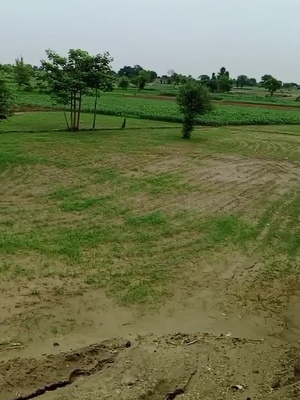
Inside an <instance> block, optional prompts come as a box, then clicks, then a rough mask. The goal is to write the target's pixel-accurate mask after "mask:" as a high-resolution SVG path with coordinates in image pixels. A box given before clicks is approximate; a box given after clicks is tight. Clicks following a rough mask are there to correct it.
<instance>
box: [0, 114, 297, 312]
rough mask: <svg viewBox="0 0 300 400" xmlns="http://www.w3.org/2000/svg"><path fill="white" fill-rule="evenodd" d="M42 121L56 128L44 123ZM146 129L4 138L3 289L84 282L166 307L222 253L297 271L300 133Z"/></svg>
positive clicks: (0, 161)
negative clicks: (186, 138)
mask: <svg viewBox="0 0 300 400" xmlns="http://www.w3.org/2000/svg"><path fill="white" fill-rule="evenodd" d="M42 116H43V117H44V124H45V125H48V121H49V120H50V119H51V120H53V119H55V118H56V115H54V114H47V113H44V114H39V115H37V118H38V121H39V122H37V125H38V124H40V123H41V120H42ZM15 118H16V119H14V118H13V119H12V120H11V122H10V123H11V126H14V122H15V121H17V119H18V117H15ZM22 118H24V119H26V118H25V116H22ZM28 118H29V119H30V121H31V119H32V118H34V115H29V116H28ZM47 118H49V120H47ZM102 118H103V117H101V119H102ZM103 120H104V119H103ZM114 121H115V119H114V118H113V119H107V123H108V124H113V122H114ZM30 123H31V122H28V126H29V124H30ZM132 123H133V124H134V123H135V121H133V122H132ZM16 124H19V122H18V121H17V122H16ZM142 124H143V126H144V129H143V130H140V131H131V130H127V131H126V130H125V131H120V130H103V131H101V132H96V133H93V132H85V133H78V134H75V135H74V134H70V133H64V132H60V133H58V132H52V133H49V132H48V133H27V134H26V133H21V132H20V133H14V134H11V133H3V134H2V135H1V137H0V140H1V147H0V174H1V187H2V194H1V200H2V201H1V217H0V276H1V278H2V279H3V280H4V281H5V280H17V279H30V280H35V279H49V278H50V277H59V278H60V279H62V280H64V279H66V278H68V279H73V278H76V279H79V280H80V281H81V282H82V283H84V284H85V287H86V290H89V289H90V288H103V289H104V290H105V291H106V292H107V293H108V294H109V295H110V296H112V297H114V298H116V299H117V300H118V301H120V302H122V303H125V304H142V303H147V304H151V303H152V304H159V302H160V301H162V300H163V299H164V298H165V297H167V296H169V295H171V294H172V291H173V289H174V286H176V285H177V284H178V282H180V284H181V285H184V284H185V282H188V281H189V279H190V265H191V263H192V264H196V265H198V268H201V266H202V265H203V264H205V262H211V260H215V261H216V260H219V259H222V254H223V253H224V252H225V251H226V252H231V251H239V252H241V253H244V254H247V255H249V257H251V256H252V255H253V254H255V256H256V257H260V258H261V260H262V261H263V262H265V263H266V266H268V267H266V268H268V269H266V270H267V271H268V275H269V276H272V274H273V272H274V270H275V269H274V268H273V267H272V265H273V266H274V265H278V260H279V259H281V258H284V259H286V260H287V262H286V265H287V266H288V267H287V269H288V270H289V271H295V268H296V267H295V266H296V265H297V260H298V259H297V257H298V254H299V250H300V240H299V237H300V236H299V235H300V232H299V215H300V209H299V204H300V194H299V174H298V172H297V171H298V169H297V168H299V167H298V165H299V162H300V150H299V149H300V146H299V144H300V143H299V142H300V134H299V132H300V130H299V127H288V126H284V127H275V128H273V129H272V128H271V127H262V128H261V129H260V130H259V131H255V129H254V128H253V127H249V128H243V129H241V128H213V129H211V128H202V129H199V130H197V131H195V133H194V135H193V140H191V141H190V142H183V141H182V140H181V139H180V128H179V127H176V126H175V127H174V128H173V129H152V128H153V126H152V122H147V123H146V121H142ZM150 128H151V129H150ZM252 163H253V164H255V163H260V164H258V167H257V170H256V169H251V168H252ZM231 165H233V167H232V172H231V173H230V172H226V171H228V168H231ZM229 171H231V170H230V169H229ZM274 171H275V172H274ZM224 174H225V175H224ZM236 174H238V176H236ZM243 174H244V175H243ZM266 176H267V177H268V176H270V178H268V180H265V179H266ZM272 177H274V178H272ZM275 177H276V178H275ZM267 185H272V190H271V192H268V191H267V190H266V189H267V187H268V186H267ZM250 195H251V196H250ZM247 196H248V197H247ZM249 196H250V197H249ZM230 202H231V203H230ZM227 204H231V206H230V207H229V206H227ZM276 271H277V272H276V274H274V276H275V275H276V276H277V275H278V274H279V273H278V269H277V270H276ZM281 272H282V271H281ZM282 273H283V272H282ZM285 273H287V270H285ZM34 290H35V289H34ZM59 290H60V289H59ZM33 294H34V295H36V296H38V295H39V291H37V292H36V293H33Z"/></svg>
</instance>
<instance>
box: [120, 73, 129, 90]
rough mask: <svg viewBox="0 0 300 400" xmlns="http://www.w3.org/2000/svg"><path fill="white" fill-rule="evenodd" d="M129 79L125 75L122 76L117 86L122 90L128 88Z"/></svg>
mask: <svg viewBox="0 0 300 400" xmlns="http://www.w3.org/2000/svg"><path fill="white" fill-rule="evenodd" d="M129 85H130V81H129V79H128V78H127V77H126V76H122V78H121V79H120V80H119V82H118V87H119V88H120V89H122V90H127V89H128V88H129Z"/></svg>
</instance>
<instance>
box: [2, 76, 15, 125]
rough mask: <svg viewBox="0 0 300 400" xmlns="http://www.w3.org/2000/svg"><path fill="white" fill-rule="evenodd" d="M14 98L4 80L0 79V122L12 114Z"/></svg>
mask: <svg viewBox="0 0 300 400" xmlns="http://www.w3.org/2000/svg"><path fill="white" fill-rule="evenodd" d="M13 107H14V98H13V95H12V93H11V91H10V90H9V88H8V87H7V84H6V82H5V80H4V79H0V122H1V120H3V119H7V118H8V117H10V116H11V115H12V113H13Z"/></svg>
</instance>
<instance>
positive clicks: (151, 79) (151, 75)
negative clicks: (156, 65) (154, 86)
mask: <svg viewBox="0 0 300 400" xmlns="http://www.w3.org/2000/svg"><path fill="white" fill-rule="evenodd" d="M148 73H149V82H154V81H155V79H156V78H157V76H158V75H157V73H156V72H155V71H148Z"/></svg>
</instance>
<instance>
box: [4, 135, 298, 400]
mask: <svg viewBox="0 0 300 400" xmlns="http://www.w3.org/2000/svg"><path fill="white" fill-rule="evenodd" d="M253 140H254V141H255V139H253ZM237 145H238V146H240V148H241V149H244V148H247V146H249V147H250V146H251V145H252V146H253V145H254V146H255V147H257V149H258V150H259V146H261V147H262V146H269V149H270V152H272V151H273V150H274V148H275V147H276V146H278V147H280V146H283V145H285V146H287V145H288V144H287V143H283V142H280V141H275V140H274V141H273V142H271V141H267V140H265V141H264V140H263V139H260V140H257V142H255V143H254V144H253V143H252V142H250V140H248V141H242V140H241V141H239V142H238V144H237ZM279 150H280V149H279ZM52 151H53V152H55V154H57V150H56V149H54V150H52ZM62 151H63V150H62ZM97 151H98V150H97ZM72 152H73V154H75V156H76V157H77V154H76V150H72ZM87 153H88V150H87ZM162 156H163V157H162ZM107 157H108V159H107V160H106V161H107V164H105V163H104V162H103V161H102V160H101V161H100V162H99V165H100V166H103V165H105V166H106V167H110V166H113V165H115V164H117V165H118V167H119V168H120V169H121V170H122V171H126V173H125V172H124V177H126V176H127V175H128V176H130V177H136V178H142V179H147V178H148V177H149V176H152V175H153V174H167V173H169V172H170V173H171V172H172V173H174V172H175V173H176V171H181V172H182V174H181V183H182V184H189V185H190V190H189V191H188V193H175V194H174V193H160V194H159V195H158V196H156V197H153V196H150V195H147V193H143V194H142V195H140V194H137V195H131V196H128V197H124V198H122V199H120V202H123V203H124V204H130V205H131V207H132V208H133V209H134V210H135V212H140V211H145V212H148V211H151V210H159V209H162V210H167V209H172V207H175V206H176V207H177V209H180V210H182V212H185V211H186V210H197V211H199V210H201V211H203V212H205V213H209V214H212V215H213V214H214V213H217V212H219V211H222V210H225V211H226V212H233V211H234V212H238V213H243V214H244V215H249V216H250V215H251V216H252V217H253V216H254V217H255V215H256V214H259V213H260V212H261V209H262V208H263V207H264V205H265V203H264V202H265V200H266V199H272V200H274V201H275V200H277V199H279V198H280V197H281V196H284V195H285V194H286V193H287V192H288V191H289V190H291V189H293V188H294V187H296V185H298V184H299V182H300V169H299V165H298V163H292V162H289V161H288V160H286V161H284V160H277V159H275V158H271V157H269V158H267V159H263V158H259V157H257V158H254V157H252V158H247V157H242V156H232V155H226V154H224V155H222V154H220V155H216V156H211V155H210V156H209V155H206V154H203V153H197V151H195V152H193V151H192V150H191V149H189V150H186V153H185V152H184V150H182V148H181V149H179V147H178V149H177V148H176V146H175V145H173V146H172V148H170V147H169V146H161V147H156V152H155V155H153V153H151V152H149V154H145V153H141V154H130V153H129V154H122V153H120V154H119V155H118V156H116V155H115V154H111V155H107ZM78 159H79V157H78ZM74 171H75V172H74ZM78 177H79V178H78ZM88 177H90V174H88ZM76 179H80V183H83V182H84V179H88V178H87V177H85V178H83V175H82V174H79V173H78V174H77V171H76V170H75V169H74V168H70V169H68V168H65V169H64V170H63V174H61V173H60V170H59V168H58V167H57V168H56V167H53V166H51V167H43V166H34V165H33V166H32V165H31V166H23V165H22V166H19V167H17V168H15V169H11V170H10V171H9V172H8V173H6V172H4V173H3V174H2V175H1V180H2V189H3V192H4V194H3V196H1V200H2V203H1V211H2V213H3V215H6V214H5V213H6V212H7V210H8V209H9V210H10V211H12V212H13V213H17V212H18V211H19V210H20V208H21V207H22V208H23V211H24V210H25V211H26V213H28V214H26V216H27V219H25V220H21V218H19V219H18V218H16V221H15V224H20V225H21V224H25V228H26V226H27V225H28V224H29V222H28V221H29V219H28V218H29V217H30V218H32V219H34V217H35V215H36V214H37V213H38V214H39V216H40V217H42V216H43V215H44V214H45V215H46V217H47V223H48V224H49V225H51V224H54V225H57V224H59V223H61V224H64V225H67V224H72V223H75V222H76V219H80V218H83V216H82V214H80V213H77V214H63V213H62V212H60V213H57V214H55V215H52V214H51V213H50V211H49V210H48V209H47V207H46V200H45V198H46V196H47V195H49V193H51V192H52V189H53V188H52V187H51V184H53V182H54V181H60V183H61V184H62V185H63V186H66V185H67V184H68V183H69V182H72V183H78V182H76ZM193 184H194V185H195V188H194V190H192V185H193ZM108 186H110V187H109V188H108V190H109V191H113V190H115V188H114V187H111V186H112V185H108ZM103 188H104V189H105V185H103ZM95 190H96V189H95V187H94V186H93V185H90V186H89V187H88V188H87V191H86V193H87V194H94V191H95ZM89 191H90V192H89ZM109 193H110V192H109ZM37 194H38V196H40V197H37V198H38V199H39V200H37V198H35V196H36V195H37ZM292 200H293V199H292V198H289V199H288V200H287V201H292ZM284 206H285V203H284V202H283V203H282V206H281V207H283V208H284ZM273 218H274V219H276V218H277V215H276V213H274V216H273ZM26 224H27V225H26ZM8 229H9V228H8ZM264 235H265V231H262V233H261V238H260V239H261V240H262V239H263V238H264ZM165 240H166V241H167V240H168V239H165ZM190 240H191V238H190V237H189V235H188V233H187V234H185V232H181V234H180V235H178V237H177V240H175V244H173V246H174V249H173V250H174V251H173V253H172V257H173V259H174V260H175V259H176V261H178V260H180V262H181V263H182V270H184V273H182V276H179V277H177V276H175V278H174V281H173V282H170V285H171V286H172V288H173V290H172V296H171V297H169V298H168V299H166V300H165V301H164V304H162V305H161V306H155V305H153V308H152V309H150V310H149V309H148V308H145V307H143V306H140V307H125V306H122V305H119V304H117V302H116V301H115V300H114V299H113V298H110V297H108V296H107V295H106V294H105V291H104V290H103V289H94V290H92V289H91V287H88V286H87V285H86V284H85V283H84V279H83V278H82V276H80V275H77V274H76V266H74V265H70V266H68V267H69V268H68V273H66V274H65V275H64V274H63V272H64V270H65V269H66V268H67V266H66V265H65V264H64V263H63V262H61V263H60V261H59V260H57V259H54V258H53V259H51V258H50V259H48V260H47V262H48V263H49V264H50V265H51V267H52V269H53V270H60V271H61V276H60V277H57V276H51V275H49V276H46V275H45V276H40V277H39V278H35V279H31V277H30V276H26V277H22V275H21V274H19V275H17V276H16V277H15V278H14V279H11V280H7V281H3V282H0V299H1V301H0V398H1V400H2V399H3V400H12V399H16V398H19V399H30V398H34V397H39V396H40V395H43V399H46V400H47V399H49V400H54V399H60V400H67V399H68V400H69V399H78V400H79V399H82V400H85V399H86V400H88V399H90V400H91V399H97V398H101V399H112V400H114V399H118V400H119V399H124V400H129V399H139V400H169V399H175V398H176V399H177V398H178V399H180V398H184V399H190V400H193V399H195V400H196V399H203V400H221V399H222V400H226V399H241V400H247V399H248V400H259V399H260V400H269V399H270V400H271V399H272V400H292V399H299V398H300V367H298V364H299V359H300V347H299V341H300V318H299V315H300V292H299V287H300V284H299V276H297V275H296V276H295V275H291V276H283V277H280V278H279V279H274V280H270V281H262V280H261V275H260V271H261V269H262V268H263V267H264V265H263V261H262V260H261V258H260V257H258V256H257V257H256V254H255V252H254V254H253V252H252V253H251V255H250V254H248V253H247V252H244V253H242V252H241V251H239V250H238V249H232V248H225V249H221V250H220V251H217V252H215V253H214V254H209V255H207V254H206V255H205V256H204V255H203V254H202V253H201V252H199V254H196V255H194V256H193V257H190V255H189V254H188V252H187V248H188V247H186V244H187V243H189V241H190ZM170 245H171V244H170ZM105 251H108V250H107V249H105V248H101V249H100V250H99V252H98V253H97V252H96V251H95V253H94V254H93V257H94V259H95V261H96V262H97V260H98V258H100V255H99V254H103V253H104V252H105ZM6 256H7V255H5V256H1V257H2V258H1V260H0V261H5V259H6V258H7V257H6ZM160 256H161V257H163V256H164V254H163V253H162V254H161V255H160ZM10 260H11V261H12V262H13V264H14V265H19V263H21V262H22V266H23V267H24V268H25V269H26V270H28V271H30V270H31V269H33V270H34V269H38V268H42V267H41V266H42V265H43V264H44V263H45V258H44V257H43V255H40V256H37V255H36V254H32V255H30V254H29V255H28V256H27V257H24V254H18V253H16V254H14V255H10ZM153 260H154V261H153V262H155V259H153ZM158 260H159V257H158ZM138 261H139V260H138V259H137V260H135V261H134V262H138ZM115 262H116V263H117V262H119V264H120V266H121V267H122V266H126V265H127V264H130V263H131V262H132V260H131V259H130V258H127V259H125V258H124V259H121V260H119V261H115ZM171 262H172V260H171ZM285 262H286V260H285V259H282V263H285ZM70 271H71V272H70ZM72 273H73V275H72ZM37 288H38V291H37V290H36V289H37ZM176 332H184V334H176ZM120 336H121V337H122V338H123V339H112V338H116V337H120ZM105 340H106V342H104V343H103V342H102V341H105ZM128 341H130V342H131V346H130V347H129V343H128ZM95 343H96V344H95ZM78 349H79V350H78ZM21 396H23V397H21ZM26 396H27V397H26ZM28 396H29V397H28ZM30 396H31V397H30ZM32 396H33V397H32Z"/></svg>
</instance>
